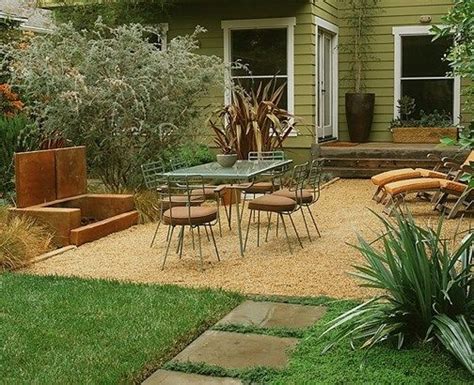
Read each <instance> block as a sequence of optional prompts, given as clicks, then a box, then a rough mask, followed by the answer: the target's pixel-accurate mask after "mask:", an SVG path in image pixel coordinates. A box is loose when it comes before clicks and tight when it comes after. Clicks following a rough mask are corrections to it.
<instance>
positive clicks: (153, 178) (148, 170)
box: [142, 162, 166, 190]
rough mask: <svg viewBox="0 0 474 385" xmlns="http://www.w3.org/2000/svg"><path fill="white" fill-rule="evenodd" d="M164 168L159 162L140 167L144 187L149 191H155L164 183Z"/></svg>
mask: <svg viewBox="0 0 474 385" xmlns="http://www.w3.org/2000/svg"><path fill="white" fill-rule="evenodd" d="M164 172H165V168H164V167H163V163H161V162H150V163H146V164H143V165H142V174H143V179H144V180H145V186H146V188H147V189H149V190H156V189H157V188H158V187H160V186H161V185H162V184H163V183H164V182H165V181H166V178H164V176H163V173H164Z"/></svg>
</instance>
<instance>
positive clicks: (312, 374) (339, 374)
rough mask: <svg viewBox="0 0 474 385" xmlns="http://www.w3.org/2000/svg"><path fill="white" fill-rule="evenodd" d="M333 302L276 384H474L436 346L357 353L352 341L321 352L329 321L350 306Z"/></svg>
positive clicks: (377, 349) (325, 340)
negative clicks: (351, 343)
mask: <svg viewBox="0 0 474 385" xmlns="http://www.w3.org/2000/svg"><path fill="white" fill-rule="evenodd" d="M351 307H352V306H351V304H348V303H347V302H346V303H341V302H338V303H333V304H331V305H329V311H328V313H327V314H326V315H325V317H324V318H323V319H322V320H321V321H320V322H319V323H318V324H317V325H316V326H315V327H314V328H313V329H312V330H311V331H309V332H308V333H306V336H304V337H303V339H302V342H301V343H300V345H299V346H298V348H297V349H296V351H295V352H294V354H293V355H292V358H291V362H290V366H289V369H288V370H285V371H283V372H281V373H278V374H276V375H273V376H271V377H270V379H269V381H268V382H270V383H272V384H285V385H286V384H410V385H411V384H443V385H447V384H472V383H473V381H474V378H472V376H471V375H470V374H469V373H468V371H467V370H465V369H464V368H462V367H461V366H460V365H459V364H458V363H457V362H456V360H455V359H454V358H452V357H451V356H450V355H449V354H447V353H445V352H442V351H440V350H438V349H437V348H436V347H434V346H432V345H429V344H427V345H424V346H417V347H416V348H411V349H404V350H401V351H398V350H396V349H394V348H393V347H391V346H380V347H376V348H373V349H372V350H370V351H368V352H367V351H360V350H357V351H353V350H352V349H351V348H350V346H349V344H348V343H345V344H342V345H341V346H339V347H337V348H334V349H333V350H330V351H329V352H328V353H326V354H324V355H322V354H321V352H322V350H323V348H324V347H325V346H326V345H327V343H328V341H329V339H328V338H326V337H323V338H320V337H319V336H320V335H321V333H322V332H323V331H324V330H325V326H324V324H325V323H327V321H328V320H330V319H332V318H334V317H336V316H337V315H339V314H342V312H343V311H345V310H348V309H350V308H351Z"/></svg>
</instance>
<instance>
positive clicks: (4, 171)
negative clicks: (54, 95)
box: [0, 114, 39, 198]
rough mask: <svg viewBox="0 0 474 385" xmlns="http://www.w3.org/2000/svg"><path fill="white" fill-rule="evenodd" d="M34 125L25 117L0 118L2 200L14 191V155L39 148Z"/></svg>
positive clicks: (0, 193) (0, 192)
mask: <svg viewBox="0 0 474 385" xmlns="http://www.w3.org/2000/svg"><path fill="white" fill-rule="evenodd" d="M36 134H37V133H36V130H35V127H34V125H33V124H32V123H31V121H30V120H29V119H28V118H27V117H26V116H25V115H22V114H20V115H14V116H12V117H7V116H3V117H2V116H0V180H1V181H2V183H0V198H2V196H3V197H8V195H9V193H11V192H12V191H13V188H14V183H13V154H14V153H15V152H20V151H29V150H34V149H37V148H38V142H39V138H38V136H37V135H36Z"/></svg>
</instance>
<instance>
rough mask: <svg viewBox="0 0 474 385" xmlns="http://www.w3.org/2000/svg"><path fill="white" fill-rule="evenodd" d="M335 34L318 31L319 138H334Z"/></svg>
mask: <svg viewBox="0 0 474 385" xmlns="http://www.w3.org/2000/svg"><path fill="white" fill-rule="evenodd" d="M332 62H333V35H331V34H329V33H327V32H325V31H323V30H319V32H318V67H319V68H318V75H319V76H318V107H317V115H318V119H317V122H318V138H319V140H328V139H332V138H334V122H333V111H334V105H333V92H334V84H333V63H332Z"/></svg>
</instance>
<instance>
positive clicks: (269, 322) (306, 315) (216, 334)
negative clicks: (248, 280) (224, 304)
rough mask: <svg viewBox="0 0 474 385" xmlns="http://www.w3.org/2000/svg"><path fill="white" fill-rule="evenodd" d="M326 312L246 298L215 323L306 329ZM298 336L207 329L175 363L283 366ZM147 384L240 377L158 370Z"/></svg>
mask: <svg viewBox="0 0 474 385" xmlns="http://www.w3.org/2000/svg"><path fill="white" fill-rule="evenodd" d="M325 312H326V309H325V308H324V307H322V306H305V305H293V304H286V303H276V302H257V301H245V302H244V303H242V304H241V305H239V306H238V307H237V308H235V309H234V310H233V311H231V312H230V313H229V314H228V315H227V316H225V317H224V318H223V319H222V320H220V321H219V322H218V323H217V324H216V325H218V326H220V327H222V326H223V325H236V326H246V327H249V326H250V327H252V326H254V327H257V328H264V329H271V328H286V329H293V330H298V329H305V328H308V327H311V326H312V325H313V324H314V323H315V322H317V321H318V320H319V319H320V318H321V317H322V316H323V315H324V314H325ZM297 344H298V339H296V338H288V337H274V336H270V335H265V334H254V333H235V332H227V331H217V330H208V331H206V332H204V333H203V334H202V335H201V336H199V337H198V338H197V339H196V340H195V341H193V342H192V343H191V344H190V345H188V346H187V347H186V348H185V349H184V350H183V351H182V352H181V353H179V354H178V355H177V356H176V357H174V358H173V359H172V360H171V361H172V362H180V363H187V362H189V363H196V364H198V363H204V364H207V365H212V366H218V367H221V368H224V369H248V368H252V367H267V368H276V369H282V368H285V367H286V366H287V364H288V359H289V356H288V355H289V353H290V352H291V350H292V349H293V348H294V347H295V346H296V345H297ZM143 384H144V385H187V384H197V385H200V384H209V385H237V384H241V381H240V380H237V379H234V378H227V377H211V376H202V375H197V374H191V373H181V372H174V371H169V370H158V371H157V372H155V373H154V374H153V375H152V376H151V377H149V378H148V379H147V380H146V381H144V382H143Z"/></svg>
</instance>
